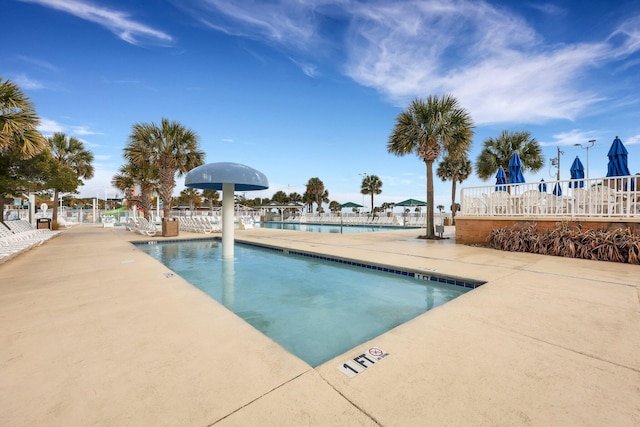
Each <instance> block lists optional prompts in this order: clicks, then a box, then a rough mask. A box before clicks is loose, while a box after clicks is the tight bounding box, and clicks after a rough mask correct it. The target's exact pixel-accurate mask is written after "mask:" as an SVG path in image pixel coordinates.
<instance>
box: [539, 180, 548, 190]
mask: <svg viewBox="0 0 640 427" xmlns="http://www.w3.org/2000/svg"><path fill="white" fill-rule="evenodd" d="M538 191H539V192H541V193H546V192H547V183H546V182H544V178H542V179H541V180H540V184H538Z"/></svg>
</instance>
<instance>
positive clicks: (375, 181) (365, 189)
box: [360, 175, 382, 214]
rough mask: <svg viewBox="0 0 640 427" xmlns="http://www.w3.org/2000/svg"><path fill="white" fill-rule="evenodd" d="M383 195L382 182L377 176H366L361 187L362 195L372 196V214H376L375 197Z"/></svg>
mask: <svg viewBox="0 0 640 427" xmlns="http://www.w3.org/2000/svg"><path fill="white" fill-rule="evenodd" d="M380 193H382V181H380V178H378V177H377V176H376V175H366V176H365V177H364V178H362V185H361V186H360V194H371V213H372V214H373V213H374V209H373V195H374V194H380Z"/></svg>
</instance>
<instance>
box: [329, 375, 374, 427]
mask: <svg viewBox="0 0 640 427" xmlns="http://www.w3.org/2000/svg"><path fill="white" fill-rule="evenodd" d="M320 378H322V381H324V382H325V384H327V385H328V386H329V387H331V388H332V389H333V390H334V391H335V392H336V393H338V394H339V395H340V396H342V398H343V399H344V400H346V401H347V402H349V403H350V404H351V405H352V406H353V407H354V408H356V409H357V410H358V411H360V412H362V413H363V414H365V415H366V416H367V417H369V419H370V420H371V421H373V422H374V423H376V425H378V426H380V427H382V424H380V421H378V420H377V419H376V417H374V416H373V415H371V414H370V413H369V412H367V411H366V410H365V409H364V408H361V407H360V406H358V405H357V404H356V403H355V402H353V401H352V400H351V399H349V398H348V397H347V396H345V395H344V394H343V393H342V392H341V391H340V390H338V389H337V388H335V387H334V386H333V384H331V383H330V382H328V381H327V380H326V379H325V378H324V377H323V376H322V375H320Z"/></svg>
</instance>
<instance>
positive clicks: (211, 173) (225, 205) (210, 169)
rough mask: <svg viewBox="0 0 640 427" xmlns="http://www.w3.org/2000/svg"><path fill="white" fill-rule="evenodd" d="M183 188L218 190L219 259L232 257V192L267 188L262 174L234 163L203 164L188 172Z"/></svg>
mask: <svg viewBox="0 0 640 427" xmlns="http://www.w3.org/2000/svg"><path fill="white" fill-rule="evenodd" d="M184 185H185V186H187V187H191V188H199V189H202V190H222V258H233V227H234V217H233V205H234V192H235V191H252V190H265V189H267V188H269V182H268V181H267V177H266V176H265V174H263V173H262V172H259V171H257V170H255V169H253V168H250V167H249V166H245V165H241V164H238V163H229V162H221V163H207V164H206V165H202V166H198V167H197V168H195V169H191V170H190V171H189V172H188V173H187V175H186V177H185V180H184Z"/></svg>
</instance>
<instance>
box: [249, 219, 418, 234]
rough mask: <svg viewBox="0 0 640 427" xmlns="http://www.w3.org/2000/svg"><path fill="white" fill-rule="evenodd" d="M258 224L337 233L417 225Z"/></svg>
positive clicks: (394, 228)
mask: <svg viewBox="0 0 640 427" xmlns="http://www.w3.org/2000/svg"><path fill="white" fill-rule="evenodd" d="M256 226H258V227H260V228H275V229H278V230H297V231H310V232H316V233H337V234H340V233H342V234H351V233H370V232H372V231H389V230H405V229H408V228H417V227H401V226H389V225H386V226H379V225H377V226H376V225H355V224H343V225H342V228H341V226H340V224H308V223H304V222H302V223H300V222H271V221H269V222H260V223H257V224H256Z"/></svg>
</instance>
